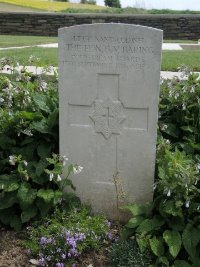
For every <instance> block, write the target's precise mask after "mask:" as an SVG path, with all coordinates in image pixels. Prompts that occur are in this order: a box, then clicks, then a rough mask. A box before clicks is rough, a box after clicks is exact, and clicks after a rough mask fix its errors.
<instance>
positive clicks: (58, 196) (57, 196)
mask: <svg viewBox="0 0 200 267" xmlns="http://www.w3.org/2000/svg"><path fill="white" fill-rule="evenodd" d="M61 198H62V192H61V191H59V190H56V191H54V199H53V203H54V205H56V204H57V203H59V202H60V201H61Z"/></svg>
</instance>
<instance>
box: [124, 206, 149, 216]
mask: <svg viewBox="0 0 200 267" xmlns="http://www.w3.org/2000/svg"><path fill="white" fill-rule="evenodd" d="M123 209H124V210H128V211H130V212H131V213H132V214H133V215H134V216H138V215H143V214H146V213H147V212H149V210H150V206H149V204H146V205H138V204H132V205H127V206H124V207H123Z"/></svg>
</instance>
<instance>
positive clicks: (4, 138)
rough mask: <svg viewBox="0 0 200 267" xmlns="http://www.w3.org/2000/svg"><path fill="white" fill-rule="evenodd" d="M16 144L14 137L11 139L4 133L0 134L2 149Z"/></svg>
mask: <svg viewBox="0 0 200 267" xmlns="http://www.w3.org/2000/svg"><path fill="white" fill-rule="evenodd" d="M15 144H16V141H15V139H11V138H10V137H8V136H6V135H5V134H1V135H0V147H1V148H2V149H9V148H10V147H12V146H14V145H15Z"/></svg>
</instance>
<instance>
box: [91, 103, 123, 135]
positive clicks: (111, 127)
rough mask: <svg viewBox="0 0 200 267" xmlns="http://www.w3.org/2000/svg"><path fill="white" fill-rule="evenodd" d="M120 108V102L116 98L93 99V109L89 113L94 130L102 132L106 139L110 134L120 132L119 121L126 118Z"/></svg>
mask: <svg viewBox="0 0 200 267" xmlns="http://www.w3.org/2000/svg"><path fill="white" fill-rule="evenodd" d="M122 109H123V106H122V103H121V102H120V101H118V100H112V99H110V98H108V99H107V100H105V101H102V100H95V101H94V111H93V112H92V114H91V115H89V116H90V118H91V119H92V120H93V122H94V128H95V132H96V133H102V134H103V136H104V137H105V138H106V139H108V138H109V137H110V136H111V135H112V134H120V130H121V123H122V122H123V121H124V120H125V119H126V117H125V115H124V114H123V111H122Z"/></svg>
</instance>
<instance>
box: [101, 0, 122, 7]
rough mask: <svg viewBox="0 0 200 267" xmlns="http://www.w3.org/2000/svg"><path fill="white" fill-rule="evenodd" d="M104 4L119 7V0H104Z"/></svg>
mask: <svg viewBox="0 0 200 267" xmlns="http://www.w3.org/2000/svg"><path fill="white" fill-rule="evenodd" d="M104 3H105V6H109V7H118V8H121V3H120V0H104Z"/></svg>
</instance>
